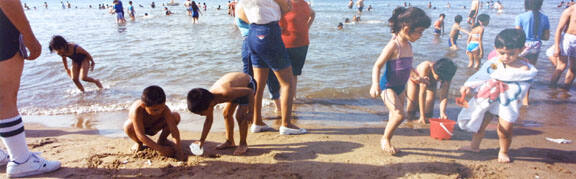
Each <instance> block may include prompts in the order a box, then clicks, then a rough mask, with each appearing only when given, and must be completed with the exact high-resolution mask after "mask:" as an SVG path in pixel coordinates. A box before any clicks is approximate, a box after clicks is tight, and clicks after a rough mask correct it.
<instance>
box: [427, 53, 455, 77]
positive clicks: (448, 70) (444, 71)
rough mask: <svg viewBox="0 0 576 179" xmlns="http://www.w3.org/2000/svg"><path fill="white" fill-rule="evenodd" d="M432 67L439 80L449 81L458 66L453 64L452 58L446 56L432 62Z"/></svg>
mask: <svg viewBox="0 0 576 179" xmlns="http://www.w3.org/2000/svg"><path fill="white" fill-rule="evenodd" d="M432 69H433V70H434V72H436V74H438V78H440V80H442V81H450V80H452V77H454V74H456V70H457V69H458V67H456V64H454V62H453V61H452V60H450V59H448V58H442V59H440V60H438V61H436V62H434V65H432Z"/></svg>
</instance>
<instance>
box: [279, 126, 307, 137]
mask: <svg viewBox="0 0 576 179" xmlns="http://www.w3.org/2000/svg"><path fill="white" fill-rule="evenodd" d="M306 132H307V131H306V129H303V128H300V129H291V128H287V127H284V126H281V127H280V134H282V135H299V134H306Z"/></svg>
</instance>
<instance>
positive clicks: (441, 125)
mask: <svg viewBox="0 0 576 179" xmlns="http://www.w3.org/2000/svg"><path fill="white" fill-rule="evenodd" d="M439 123H440V127H442V129H444V131H446V133H448V134H450V136H452V132H450V131H449V130H448V128H446V126H444V123H442V122H439Z"/></svg>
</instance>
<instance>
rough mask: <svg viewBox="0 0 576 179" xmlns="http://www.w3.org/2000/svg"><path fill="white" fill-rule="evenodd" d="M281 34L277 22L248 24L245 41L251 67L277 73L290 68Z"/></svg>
mask: <svg viewBox="0 0 576 179" xmlns="http://www.w3.org/2000/svg"><path fill="white" fill-rule="evenodd" d="M281 33H282V32H281V30H280V26H279V25H278V22H271V23H268V24H250V31H249V32H248V37H246V41H247V45H248V48H249V49H250V61H251V62H252V66H253V67H255V68H270V69H272V70H274V71H278V70H282V69H284V68H287V67H289V66H291V63H290V60H289V59H288V53H287V51H286V48H285V46H284V42H282V36H281Z"/></svg>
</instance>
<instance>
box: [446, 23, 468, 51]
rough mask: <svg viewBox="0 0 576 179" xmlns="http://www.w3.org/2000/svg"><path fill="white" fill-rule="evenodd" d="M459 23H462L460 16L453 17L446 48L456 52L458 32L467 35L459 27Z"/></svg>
mask: <svg viewBox="0 0 576 179" xmlns="http://www.w3.org/2000/svg"><path fill="white" fill-rule="evenodd" d="M460 22H462V16H461V15H456V17H454V25H452V29H451V30H450V38H448V47H450V49H452V50H457V49H458V45H457V41H458V37H459V36H460V32H464V33H468V32H466V31H465V30H464V29H462V27H461V26H460Z"/></svg>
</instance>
